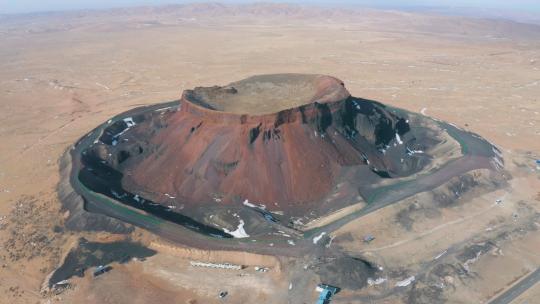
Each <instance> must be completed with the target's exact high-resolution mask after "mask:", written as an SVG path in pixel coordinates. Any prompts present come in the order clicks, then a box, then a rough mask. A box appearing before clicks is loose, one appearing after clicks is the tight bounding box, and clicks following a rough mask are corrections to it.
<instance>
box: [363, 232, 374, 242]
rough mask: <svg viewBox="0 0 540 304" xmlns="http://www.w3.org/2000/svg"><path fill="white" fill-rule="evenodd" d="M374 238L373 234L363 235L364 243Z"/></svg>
mask: <svg viewBox="0 0 540 304" xmlns="http://www.w3.org/2000/svg"><path fill="white" fill-rule="evenodd" d="M374 239H375V237H374V236H373V235H371V234H368V235H366V236H364V243H370V242H371V241H373V240H374Z"/></svg>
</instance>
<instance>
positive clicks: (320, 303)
mask: <svg viewBox="0 0 540 304" xmlns="http://www.w3.org/2000/svg"><path fill="white" fill-rule="evenodd" d="M331 296H332V294H331V293H330V290H328V289H325V290H323V291H322V292H321V294H320V295H319V300H317V304H327V303H328V301H327V300H329V299H330V297H331Z"/></svg>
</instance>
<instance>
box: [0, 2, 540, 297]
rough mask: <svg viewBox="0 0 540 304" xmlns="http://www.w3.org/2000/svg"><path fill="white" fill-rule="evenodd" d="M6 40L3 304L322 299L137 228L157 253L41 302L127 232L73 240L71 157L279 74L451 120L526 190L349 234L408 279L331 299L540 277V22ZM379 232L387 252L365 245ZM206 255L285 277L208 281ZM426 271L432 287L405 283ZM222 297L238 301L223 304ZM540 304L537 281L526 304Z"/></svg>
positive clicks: (244, 258) (206, 24)
mask: <svg viewBox="0 0 540 304" xmlns="http://www.w3.org/2000/svg"><path fill="white" fill-rule="evenodd" d="M0 42H1V47H0V93H1V95H0V109H1V111H0V118H1V121H2V124H1V125H0V264H1V265H2V268H1V270H0V292H1V293H2V296H1V297H0V302H1V303H38V302H39V303H41V302H43V303H49V302H50V303H56V302H58V303H148V302H155V303H170V302H175V303H190V304H194V303H220V302H222V301H226V302H227V303H312V302H314V301H315V299H316V297H317V293H316V292H315V291H314V286H315V285H316V284H317V283H318V281H317V278H316V277H310V278H308V279H307V281H306V280H303V281H302V283H301V284H299V285H296V283H295V282H296V281H295V280H296V279H297V278H296V277H295V274H294V273H292V274H291V272H290V271H286V270H287V265H288V263H289V262H288V261H286V260H284V259H279V258H274V257H271V256H260V255H254V254H253V255H252V254H247V253H242V254H239V253H233V252H219V251H213V252H205V251H198V250H191V249H189V248H180V247H178V246H175V245H173V244H168V243H167V242H165V241H164V240H162V239H160V238H158V237H157V236H154V235H152V234H150V233H148V232H146V231H144V230H142V229H138V228H137V229H136V231H135V232H134V233H131V234H130V238H131V239H133V240H137V241H140V242H142V243H143V244H145V245H146V246H149V247H150V248H151V249H153V250H155V251H157V254H155V255H154V256H152V257H149V258H147V259H146V260H145V261H143V262H140V261H133V262H130V263H126V264H115V265H114V269H113V270H112V271H111V272H110V273H108V274H107V275H104V276H101V277H99V278H96V279H94V278H92V276H91V273H88V272H87V273H86V276H84V277H82V278H78V277H77V278H74V279H73V280H72V287H71V288H70V289H68V290H66V291H64V292H62V293H60V294H55V293H51V292H48V293H47V292H41V290H42V285H43V283H44V282H45V281H46V279H47V276H48V275H49V274H50V273H51V272H52V271H53V270H54V269H55V268H57V267H58V266H59V265H60V264H62V259H63V257H64V256H65V255H66V254H67V253H68V251H69V250H70V249H71V248H72V247H73V246H74V245H75V244H76V243H77V240H78V239H79V238H80V237H85V238H86V239H88V240H92V241H100V242H108V241H115V240H119V239H122V238H123V237H124V236H122V235H114V234H107V233H101V232H100V233H94V232H73V231H69V230H66V229H65V228H64V227H63V220H64V219H65V218H66V216H67V215H66V214H65V213H64V212H62V211H61V204H60V202H59V200H58V197H57V191H56V187H57V184H58V182H59V180H60V176H59V159H60V157H61V155H62V154H63V153H64V151H65V150H66V149H68V148H69V147H70V146H71V145H72V144H73V143H74V142H75V141H76V140H77V139H78V138H80V137H81V136H83V135H84V134H86V133H87V132H88V131H90V130H91V129H92V128H94V127H95V126H96V125H98V124H100V123H102V122H104V121H106V120H107V119H109V118H110V117H111V116H113V115H115V114H117V113H120V112H123V111H126V110H129V109H131V108H133V107H136V106H141V105H148V104H154V103H157V102H162V101H169V100H174V99H178V98H179V97H180V94H181V92H182V91H183V90H184V89H188V88H193V87H196V86H211V85H214V84H218V85H223V84H227V83H229V82H231V81H235V80H238V79H242V78H245V77H248V76H251V75H255V74H268V73H315V74H328V75H332V76H335V77H338V78H340V79H342V80H343V81H344V82H345V84H346V86H347V89H348V90H349V91H350V92H351V93H352V94H353V95H354V96H358V97H363V98H369V99H373V100H377V101H380V102H383V103H386V104H389V105H392V106H396V107H400V108H404V109H407V110H410V111H413V112H421V113H422V114H424V115H428V116H431V117H434V118H437V119H440V120H445V121H448V122H452V123H454V124H456V125H457V126H459V127H461V128H464V129H466V130H470V131H472V132H475V133H477V134H480V135H482V136H483V137H484V138H486V139H488V140H489V141H491V142H492V143H494V144H495V145H497V146H498V147H499V148H500V149H501V150H502V151H503V155H504V158H505V170H506V171H507V173H505V174H507V176H511V177H512V178H511V179H509V180H508V181H507V182H508V184H507V185H506V186H504V187H497V190H496V191H481V192H478V193H476V192H475V191H472V192H468V193H466V194H464V195H463V196H460V197H459V198H458V199H455V200H453V201H451V202H450V203H448V204H443V205H440V204H439V205H437V204H438V203H436V202H435V201H436V199H434V198H433V196H434V195H435V194H433V193H420V194H417V195H415V196H413V197H410V198H408V199H406V200H404V201H402V202H400V203H398V204H394V205H392V206H389V207H386V208H384V209H381V210H379V211H377V212H374V213H371V214H369V215H367V216H365V217H362V218H361V219H360V220H357V221H354V222H351V223H349V224H348V225H346V226H344V227H342V228H341V229H340V230H338V231H336V232H335V235H334V236H333V237H334V238H335V240H334V242H333V243H332V246H341V247H342V248H344V249H345V250H347V251H350V252H355V253H358V254H362V255H363V256H364V257H365V258H367V259H369V260H371V261H373V262H375V263H377V264H379V265H383V266H384V267H385V268H389V269H393V270H394V271H393V272H392V273H390V274H389V277H387V278H385V279H386V280H388V281H387V282H386V283H383V284H373V286H367V287H365V288H363V289H361V290H359V291H354V292H353V291H348V290H344V291H343V292H341V293H339V294H338V295H336V297H335V298H334V300H333V302H332V303H371V302H373V303H445V302H446V303H484V302H487V301H489V300H490V299H492V298H495V297H496V296H497V295H498V294H500V293H501V292H503V291H504V290H506V289H507V288H509V287H510V286H511V285H512V284H514V283H516V282H518V281H519V280H521V279H522V278H523V277H525V276H526V275H528V274H529V273H531V272H533V271H534V270H536V269H537V268H538V267H539V265H540V254H539V252H540V234H539V233H538V231H539V230H538V229H539V228H540V214H539V212H540V170H539V169H537V168H536V167H535V164H534V161H535V159H540V100H539V98H540V26H538V25H532V24H524V23H518V22H513V21H503V20H487V19H474V18H462V17H449V16H441V15H429V14H420V13H404V12H397V11H378V10H367V9H355V10H339V9H321V8H309V7H297V6H289V5H266V4H265V5H247V6H222V5H218V4H201V5H189V6H172V7H158V8H133V9H117V10H110V11H81V12H67V13H48V14H34V15H16V16H2V17H0ZM478 182H479V183H482V182H485V183H487V184H489V183H490V182H492V181H489V180H487V181H482V180H481V181H478ZM488 188H489V187H487V188H486V189H488ZM444 191H447V189H441V190H440V192H441V193H442V192H444ZM441 193H438V194H439V195H440V194H441ZM365 234H373V235H375V236H376V239H375V240H374V241H373V242H371V243H369V244H366V243H364V242H362V237H363V236H364V235H365ZM479 248H480V249H479ZM190 259H197V260H209V261H228V262H237V263H241V264H244V265H250V266H265V267H268V268H269V269H270V271H269V272H268V273H259V272H255V271H253V270H252V269H253V267H250V268H248V269H247V270H243V271H241V272H224V271H217V270H199V271H194V270H193V268H191V267H190V266H189V260H190ZM435 260H436V262H437V263H439V262H441V261H442V262H441V263H442V264H440V263H439V264H437V263H433V262H434V261H435ZM435 264H436V265H435ZM437 265H443V266H439V267H436V266H437ZM458 268H459V269H462V268H463V269H465V274H463V275H461V274H460V272H456V271H455V269H458ZM299 275H301V274H296V276H299ZM410 275H416V276H417V277H421V278H422V280H419V282H418V283H415V284H414V285H413V286H409V287H408V288H404V289H399V290H397V291H396V290H395V288H393V287H394V283H395V282H396V281H398V280H399V278H406V277H409V276H410ZM440 278H442V279H443V280H442V281H438V280H439V279H440ZM290 283H293V285H290ZM221 289H226V290H228V291H229V294H230V295H229V296H228V297H227V298H225V299H223V300H220V299H218V298H217V293H218V291H219V290H221ZM538 297H540V286H539V285H538V284H536V285H535V286H534V287H532V288H531V289H529V290H528V291H526V292H525V293H524V294H522V295H521V296H520V297H519V298H517V299H516V300H515V303H529V304H532V303H535V302H534V301H535V299H536V300H538ZM370 301H371V302H370Z"/></svg>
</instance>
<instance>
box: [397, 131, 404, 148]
mask: <svg viewBox="0 0 540 304" xmlns="http://www.w3.org/2000/svg"><path fill="white" fill-rule="evenodd" d="M396 141H397V142H398V144H400V145H403V141H402V140H401V137H400V136H399V134H397V133H396Z"/></svg>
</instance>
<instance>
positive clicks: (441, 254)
mask: <svg viewBox="0 0 540 304" xmlns="http://www.w3.org/2000/svg"><path fill="white" fill-rule="evenodd" d="M447 252H448V250H445V251H443V252H441V253H439V254H438V255H437V256H436V257H434V258H433V260H438V259H440V258H441V257H442V256H443V255H445V254H446V253H447Z"/></svg>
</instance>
